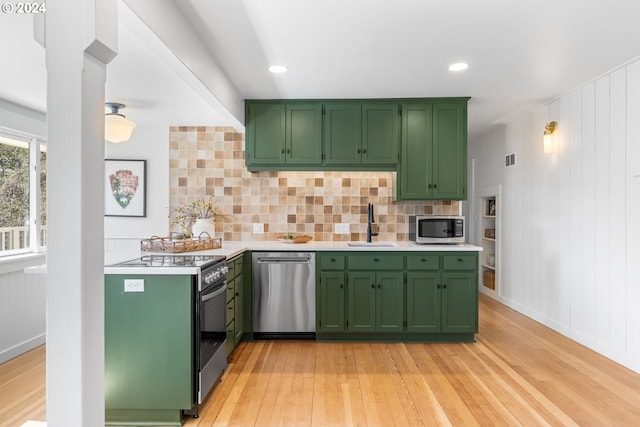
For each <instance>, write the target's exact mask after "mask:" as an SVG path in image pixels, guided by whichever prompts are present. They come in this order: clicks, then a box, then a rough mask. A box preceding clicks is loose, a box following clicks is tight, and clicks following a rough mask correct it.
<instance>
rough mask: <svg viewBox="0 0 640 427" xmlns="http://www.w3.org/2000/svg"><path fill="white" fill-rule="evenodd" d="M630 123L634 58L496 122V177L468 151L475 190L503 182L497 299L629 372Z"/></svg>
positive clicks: (633, 168)
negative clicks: (507, 163) (550, 149)
mask: <svg viewBox="0 0 640 427" xmlns="http://www.w3.org/2000/svg"><path fill="white" fill-rule="evenodd" d="M638 119H640V60H637V61H635V62H632V63H629V64H627V65H626V66H623V67H621V68H619V69H616V70H613V71H611V72H610V73H607V74H605V75H603V76H601V77H599V78H597V79H596V80H594V81H591V82H588V83H586V84H584V85H583V86H581V87H579V88H576V89H575V90H573V91H571V92H570V93H567V94H565V95H562V96H561V97H559V98H557V99H555V100H553V101H551V102H549V103H547V104H545V105H543V106H541V107H539V108H537V109H535V110H533V111H532V112H530V113H525V114H522V115H520V116H519V117H517V118H515V119H514V120H512V121H510V122H509V123H507V125H506V135H505V138H504V139H503V141H502V146H498V147H495V146H494V147H492V148H491V149H490V151H492V152H493V154H495V157H498V158H502V159H503V158H504V155H505V154H506V153H508V152H515V153H516V157H517V159H516V163H517V165H516V166H515V167H513V168H506V169H505V168H504V167H501V168H500V170H501V171H502V174H503V176H502V178H501V179H500V178H498V177H497V176H495V175H494V173H495V171H493V170H492V169H495V166H494V165H493V164H492V163H491V161H490V160H489V159H488V158H486V156H484V155H486V153H484V152H483V146H482V144H478V146H477V147H476V146H474V151H470V156H473V155H475V156H477V164H476V170H477V174H476V180H477V182H476V185H477V186H480V185H494V184H502V186H503V193H502V241H501V243H502V273H503V276H502V280H501V286H502V288H501V293H500V295H499V299H500V300H501V301H502V302H504V303H506V304H507V305H509V306H511V307H513V308H515V309H517V310H519V311H520V312H522V313H524V314H526V315H528V316H530V317H532V318H534V319H536V320H538V321H540V322H542V323H544V324H546V325H547V326H550V327H551V328H553V329H555V330H556V331H558V332H560V333H562V334H564V335H567V336H568V337H570V338H573V339H575V340H576V341H578V342H580V343H582V344H584V345H586V346H588V347H590V348H592V349H594V350H596V351H598V352H600V353H601V354H603V355H605V356H607V357H609V358H612V359H614V360H616V361H618V362H619V363H621V364H623V365H625V366H627V367H629V368H631V369H633V370H635V371H637V372H640V314H639V313H640V311H639V310H638V309H637V304H638V301H639V297H640V295H639V294H640V274H638V273H640V267H638V260H640V246H638V242H639V241H640V224H639V223H638V221H637V218H640V143H639V140H640V120H638ZM551 120H555V121H557V122H558V126H559V129H558V133H557V135H556V139H555V141H556V147H555V152H554V153H553V154H544V153H543V152H542V132H543V130H544V125H545V123H546V122H548V121H551ZM474 143H475V142H474ZM476 148H477V150H476ZM496 179H498V180H499V182H491V181H495V180H496Z"/></svg>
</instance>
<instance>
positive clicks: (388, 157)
mask: <svg viewBox="0 0 640 427" xmlns="http://www.w3.org/2000/svg"><path fill="white" fill-rule="evenodd" d="M398 123H399V116H398V104H397V103H369V104H363V103H359V102H332V103H326V104H324V150H325V158H324V164H325V165H352V166H354V167H359V166H360V165H390V166H394V167H395V166H396V165H397V164H398V148H399V145H400V144H399V137H400V135H399V133H398V129H399V124H398Z"/></svg>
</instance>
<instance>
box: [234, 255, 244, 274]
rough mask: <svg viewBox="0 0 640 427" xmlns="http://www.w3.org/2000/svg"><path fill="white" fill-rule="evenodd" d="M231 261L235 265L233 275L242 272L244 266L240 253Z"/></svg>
mask: <svg viewBox="0 0 640 427" xmlns="http://www.w3.org/2000/svg"><path fill="white" fill-rule="evenodd" d="M233 263H234V265H235V271H234V273H235V276H238V275H240V274H242V269H243V268H244V258H243V257H242V255H241V256H239V257H238V258H236V259H235V261H234V262H233Z"/></svg>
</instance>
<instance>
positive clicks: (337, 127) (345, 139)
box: [324, 102, 362, 165]
mask: <svg viewBox="0 0 640 427" xmlns="http://www.w3.org/2000/svg"><path fill="white" fill-rule="evenodd" d="M361 122H362V119H361V106H360V104H359V103H352V102H339V103H329V104H325V105H324V150H325V159H324V161H325V164H327V165H355V164H358V163H360V159H361V156H362V147H361V145H362V133H361V132H362V130H361Z"/></svg>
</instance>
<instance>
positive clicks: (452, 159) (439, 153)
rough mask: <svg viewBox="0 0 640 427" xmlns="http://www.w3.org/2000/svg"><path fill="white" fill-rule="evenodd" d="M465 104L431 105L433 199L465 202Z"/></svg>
mask: <svg viewBox="0 0 640 427" xmlns="http://www.w3.org/2000/svg"><path fill="white" fill-rule="evenodd" d="M466 111H467V110H466V103H465V105H461V104H444V103H443V104H434V105H433V185H434V187H433V193H432V194H433V198H434V199H449V200H456V199H462V200H464V199H466V196H467V195H466V188H467V114H466Z"/></svg>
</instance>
